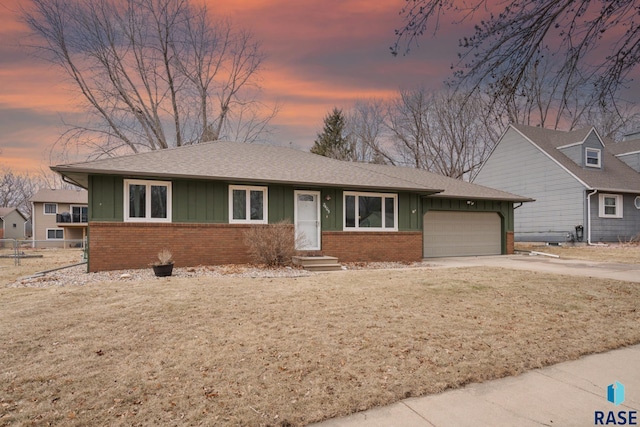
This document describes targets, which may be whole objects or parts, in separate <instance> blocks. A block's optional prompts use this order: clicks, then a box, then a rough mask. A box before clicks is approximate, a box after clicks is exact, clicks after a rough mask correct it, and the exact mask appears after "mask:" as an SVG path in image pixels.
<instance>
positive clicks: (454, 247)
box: [423, 210, 502, 258]
mask: <svg viewBox="0 0 640 427" xmlns="http://www.w3.org/2000/svg"><path fill="white" fill-rule="evenodd" d="M423 227H424V238H423V247H424V252H423V254H424V257H425V258H435V257H449V256H474V255H500V254H502V220H501V217H500V215H499V214H498V213H497V212H460V211H433V210H430V211H428V212H427V213H425V214H424V217H423Z"/></svg>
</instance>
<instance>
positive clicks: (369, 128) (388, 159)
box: [345, 99, 395, 164]
mask: <svg viewBox="0 0 640 427" xmlns="http://www.w3.org/2000/svg"><path fill="white" fill-rule="evenodd" d="M345 116H346V119H345V122H346V124H345V128H346V133H347V139H348V141H349V145H350V146H351V150H350V153H351V158H350V160H351V161H354V162H367V163H378V164H394V163H395V159H394V158H393V157H392V156H391V155H390V153H389V148H390V147H387V146H385V145H386V144H385V141H386V130H387V128H386V126H385V121H386V107H385V102H384V101H382V100H380V99H369V100H358V101H356V103H355V104H354V105H353V107H352V108H351V109H350V110H348V111H347V112H346V113H345Z"/></svg>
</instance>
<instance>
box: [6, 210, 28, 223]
mask: <svg viewBox="0 0 640 427" xmlns="http://www.w3.org/2000/svg"><path fill="white" fill-rule="evenodd" d="M14 211H15V212H18V213H19V214H20V216H21V217H22V219H24V220H25V221H26V220H27V218H26V217H25V216H24V215H23V214H22V212H20V211H19V210H18V208H0V219H3V218H4V217H6V216H7V215H9V214H11V213H12V212H14Z"/></svg>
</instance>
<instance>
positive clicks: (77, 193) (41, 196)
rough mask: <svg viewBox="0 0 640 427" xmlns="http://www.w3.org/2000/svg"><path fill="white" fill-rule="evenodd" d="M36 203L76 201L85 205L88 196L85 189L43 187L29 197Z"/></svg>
mask: <svg viewBox="0 0 640 427" xmlns="http://www.w3.org/2000/svg"><path fill="white" fill-rule="evenodd" d="M31 201H32V202H37V203H78V204H84V205H86V204H87V203H88V196H87V192H86V191H85V190H55V189H49V188H43V189H41V190H38V192H37V193H36V194H34V195H33V197H32V198H31Z"/></svg>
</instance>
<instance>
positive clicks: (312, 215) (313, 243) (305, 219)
mask: <svg viewBox="0 0 640 427" xmlns="http://www.w3.org/2000/svg"><path fill="white" fill-rule="evenodd" d="M294 197H295V207H294V211H295V228H296V249H302V250H320V192H318V191H301V190H300V191H295V193H294Z"/></svg>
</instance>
